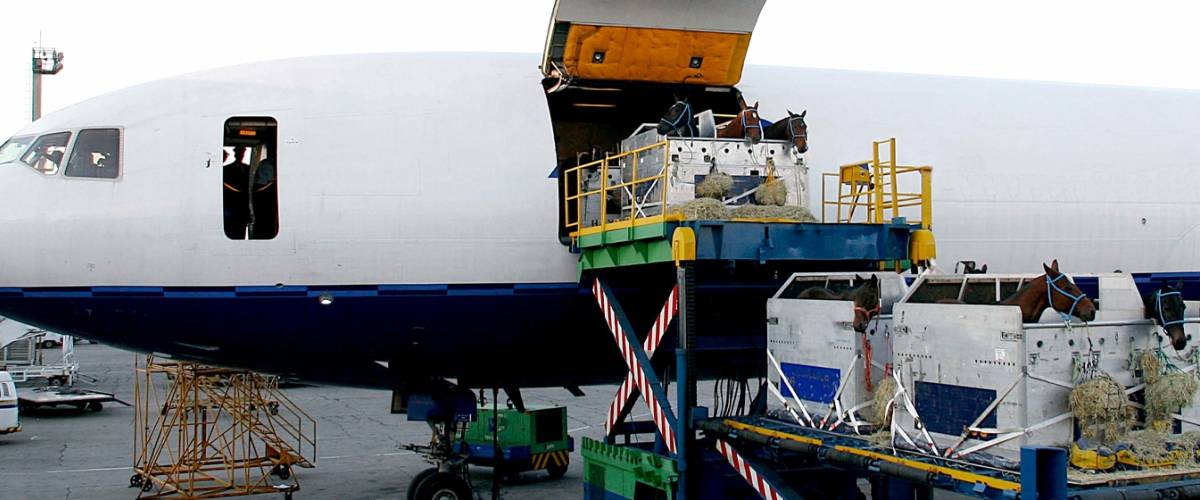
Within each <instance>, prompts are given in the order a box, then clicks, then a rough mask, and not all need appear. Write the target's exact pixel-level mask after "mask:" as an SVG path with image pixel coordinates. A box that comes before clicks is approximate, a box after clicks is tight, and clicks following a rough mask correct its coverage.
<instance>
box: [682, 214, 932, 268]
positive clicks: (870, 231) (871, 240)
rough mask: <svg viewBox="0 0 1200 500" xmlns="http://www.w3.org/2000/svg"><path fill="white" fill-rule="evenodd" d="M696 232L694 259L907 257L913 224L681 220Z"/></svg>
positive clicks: (866, 259) (865, 259) (869, 259)
mask: <svg viewBox="0 0 1200 500" xmlns="http://www.w3.org/2000/svg"><path fill="white" fill-rule="evenodd" d="M677 227H688V228H691V229H692V231H693V232H695V234H696V260H698V261H704V260H748V261H756V262H760V263H765V262H767V261H796V260H806V261H831V262H833V261H837V262H846V261H861V262H882V261H898V260H905V259H907V258H908V245H909V238H910V237H911V235H912V232H913V231H915V230H917V229H920V226H918V225H913V224H903V223H894V224H818V223H800V224H797V223H793V222H742V221H682V222H671V223H668V224H667V234H673V231H674V230H675V228H677Z"/></svg>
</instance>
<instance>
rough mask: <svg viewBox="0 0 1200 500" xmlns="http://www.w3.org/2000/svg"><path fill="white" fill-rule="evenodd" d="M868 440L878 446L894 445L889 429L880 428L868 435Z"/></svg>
mask: <svg viewBox="0 0 1200 500" xmlns="http://www.w3.org/2000/svg"><path fill="white" fill-rule="evenodd" d="M867 442H869V443H871V445H873V446H876V447H878V448H889V447H891V446H892V432H891V431H889V430H886V429H885V430H880V431H878V432H875V433H873V434H871V435H869V436H867Z"/></svg>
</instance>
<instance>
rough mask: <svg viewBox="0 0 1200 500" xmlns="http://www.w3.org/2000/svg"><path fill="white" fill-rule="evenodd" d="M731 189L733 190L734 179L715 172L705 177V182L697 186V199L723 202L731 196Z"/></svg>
mask: <svg viewBox="0 0 1200 500" xmlns="http://www.w3.org/2000/svg"><path fill="white" fill-rule="evenodd" d="M730 189H733V177H730V175H729V174H723V173H720V172H714V173H711V174H708V175H707V176H705V177H704V180H703V181H700V183H699V184H697V185H696V198H712V199H715V200H721V199H724V198H725V195H728V194H729V190H730Z"/></svg>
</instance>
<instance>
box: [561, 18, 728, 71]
mask: <svg viewBox="0 0 1200 500" xmlns="http://www.w3.org/2000/svg"><path fill="white" fill-rule="evenodd" d="M749 47H750V34H749V33H713V32H704V31H684V30H668V29H658V28H628V27H622V26H592V25H586V24H576V25H572V26H571V30H570V31H569V32H568V34H567V44H566V47H565V49H566V50H565V51H564V54H563V65H564V66H565V67H566V69H567V72H568V73H570V74H571V75H574V76H576V77H578V78H584V79H588V80H620V81H641V82H657V83H688V84H697V85H734V84H736V83H737V82H738V80H741V78H742V66H743V64H745V61H746V49H747V48H749ZM597 53H602V54H603V61H601V62H596V60H595V59H596V54H597ZM694 57H702V58H703V61H702V62H701V64H700V67H699V68H693V67H690V65H691V63H692V58H694Z"/></svg>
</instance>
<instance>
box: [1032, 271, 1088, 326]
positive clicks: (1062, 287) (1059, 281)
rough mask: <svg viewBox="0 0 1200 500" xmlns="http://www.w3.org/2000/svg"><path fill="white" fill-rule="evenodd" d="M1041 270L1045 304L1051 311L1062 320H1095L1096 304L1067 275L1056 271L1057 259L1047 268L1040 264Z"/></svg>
mask: <svg viewBox="0 0 1200 500" xmlns="http://www.w3.org/2000/svg"><path fill="white" fill-rule="evenodd" d="M1042 268H1043V269H1045V271H1046V275H1045V279H1046V304H1047V305H1049V306H1050V308H1051V309H1054V310H1055V311H1058V314H1059V315H1061V316H1063V318H1064V319H1065V318H1067V317H1070V316H1075V317H1076V318H1079V319H1081V320H1084V321H1092V320H1094V319H1096V304H1093V303H1092V299H1089V298H1088V297H1087V295H1084V294H1083V290H1080V289H1079V287H1077V286H1075V282H1073V281H1071V279H1070V278H1068V277H1067V275H1065V274H1063V273H1060V272H1059V271H1058V259H1054V261H1053V262H1051V263H1050V265H1048V266H1047V265H1045V264H1042ZM1034 321H1037V319H1036V318H1034Z"/></svg>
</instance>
